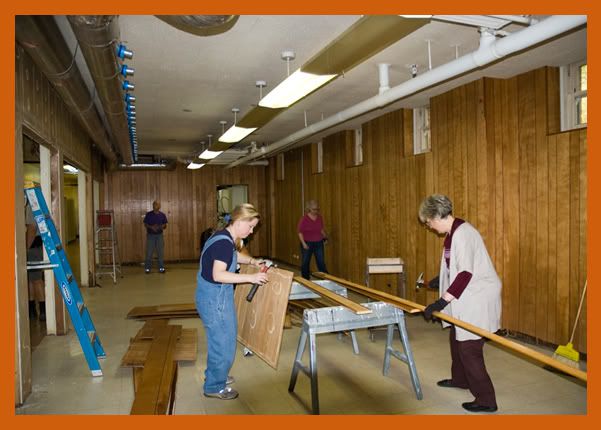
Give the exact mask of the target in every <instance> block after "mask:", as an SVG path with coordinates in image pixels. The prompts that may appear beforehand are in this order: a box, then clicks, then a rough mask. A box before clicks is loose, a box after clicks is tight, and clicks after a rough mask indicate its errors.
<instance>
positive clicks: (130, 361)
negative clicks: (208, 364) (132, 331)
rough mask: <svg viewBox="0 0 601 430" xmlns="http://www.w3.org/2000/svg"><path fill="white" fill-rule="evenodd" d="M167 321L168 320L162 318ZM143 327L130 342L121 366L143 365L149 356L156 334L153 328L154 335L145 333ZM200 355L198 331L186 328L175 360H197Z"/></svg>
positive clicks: (179, 340) (178, 344)
mask: <svg viewBox="0 0 601 430" xmlns="http://www.w3.org/2000/svg"><path fill="white" fill-rule="evenodd" d="M160 321H166V320H160ZM145 332H146V330H145V329H144V327H143V328H141V329H140V331H138V334H137V335H136V337H135V338H134V339H133V341H132V343H130V344H129V347H128V348H127V351H126V353H125V354H124V355H123V358H122V359H121V367H143V366H144V364H145V363H146V359H147V358H148V353H149V352H150V347H151V344H152V339H153V338H154V337H155V336H156V334H155V333H154V330H153V334H152V335H147V334H145ZM197 356H198V331H197V330H196V329H195V328H184V329H182V334H181V336H180V338H179V339H178V340H177V344H176V345H175V352H174V354H173V360H175V361H196V358H197Z"/></svg>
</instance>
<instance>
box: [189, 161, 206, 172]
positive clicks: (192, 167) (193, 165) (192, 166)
mask: <svg viewBox="0 0 601 430" xmlns="http://www.w3.org/2000/svg"><path fill="white" fill-rule="evenodd" d="M204 165H205V163H194V162H191V163H190V164H188V169H190V170H196V169H200V168H201V167H202V166H204Z"/></svg>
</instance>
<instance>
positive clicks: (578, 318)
mask: <svg viewBox="0 0 601 430" xmlns="http://www.w3.org/2000/svg"><path fill="white" fill-rule="evenodd" d="M587 282H588V279H587V280H586V281H584V288H583V289H582V297H580V305H578V312H576V319H575V320H574V327H573V328H572V336H570V343H572V341H573V340H574V335H575V334H576V327H578V321H579V320H580V311H581V310H582V304H583V303H584V296H585V295H586V284H587Z"/></svg>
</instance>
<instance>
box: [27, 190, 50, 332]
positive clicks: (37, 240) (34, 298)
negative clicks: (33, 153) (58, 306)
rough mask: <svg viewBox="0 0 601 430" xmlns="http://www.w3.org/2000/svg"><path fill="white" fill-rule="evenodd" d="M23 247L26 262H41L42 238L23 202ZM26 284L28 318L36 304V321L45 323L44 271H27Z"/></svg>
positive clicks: (42, 253) (30, 212) (29, 209)
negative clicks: (24, 227) (27, 289)
mask: <svg viewBox="0 0 601 430" xmlns="http://www.w3.org/2000/svg"><path fill="white" fill-rule="evenodd" d="M25 224H26V229H25V245H26V246H27V261H28V262H30V261H32V262H33V261H42V260H43V259H44V250H43V246H44V244H43V242H42V236H40V233H39V232H38V227H37V226H36V223H35V220H34V219H33V213H32V211H31V207H30V206H29V205H28V204H27V201H26V202H25ZM27 284H28V288H29V318H30V319H31V318H34V317H35V315H36V302H37V304H38V306H39V308H40V309H39V313H38V319H39V320H40V321H46V293H45V291H44V271H43V270H28V271H27Z"/></svg>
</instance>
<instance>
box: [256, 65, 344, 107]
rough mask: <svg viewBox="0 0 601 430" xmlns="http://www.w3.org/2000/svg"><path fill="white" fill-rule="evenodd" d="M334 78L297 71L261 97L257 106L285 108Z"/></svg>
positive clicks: (333, 76) (332, 76)
mask: <svg viewBox="0 0 601 430" xmlns="http://www.w3.org/2000/svg"><path fill="white" fill-rule="evenodd" d="M336 76H337V75H314V74H313V73H306V72H301V70H300V69H298V70H297V71H296V72H294V73H293V74H291V75H290V76H288V77H287V78H286V79H284V81H282V82H281V83H280V84H279V85H278V86H277V87H275V88H274V89H273V90H271V92H270V93H269V94H267V95H266V96H265V97H263V98H262V99H261V101H260V102H259V106H263V107H268V108H272V109H277V108H286V107H288V106H290V105H292V104H294V103H295V102H296V101H298V100H300V99H302V98H303V97H305V96H306V95H307V94H309V93H311V92H312V91H314V90H316V89H317V88H319V87H321V86H322V85H323V84H325V83H326V82H328V81H330V80H332V79H334V78H335V77H336Z"/></svg>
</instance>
